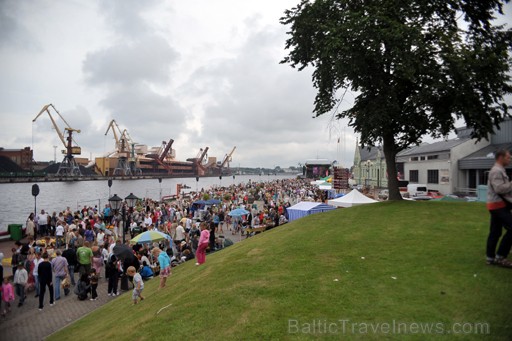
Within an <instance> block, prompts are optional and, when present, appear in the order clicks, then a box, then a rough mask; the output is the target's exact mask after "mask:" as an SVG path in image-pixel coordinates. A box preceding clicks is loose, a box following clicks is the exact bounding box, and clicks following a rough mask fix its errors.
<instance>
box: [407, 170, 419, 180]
mask: <svg viewBox="0 0 512 341" xmlns="http://www.w3.org/2000/svg"><path fill="white" fill-rule="evenodd" d="M418 173H419V172H418V170H417V169H416V170H410V171H409V181H410V182H418V181H419V180H418V178H419V174H418Z"/></svg>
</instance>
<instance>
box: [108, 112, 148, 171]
mask: <svg viewBox="0 0 512 341" xmlns="http://www.w3.org/2000/svg"><path fill="white" fill-rule="evenodd" d="M110 130H112V134H113V135H114V140H115V142H116V150H115V152H113V153H110V155H112V154H117V156H118V162H117V166H116V168H115V169H114V173H113V175H114V176H116V175H124V176H130V175H140V174H141V173H142V171H141V170H140V168H137V166H136V158H135V142H133V140H132V138H131V136H130V134H129V133H128V130H126V129H124V130H123V131H122V132H121V128H119V125H118V124H117V122H116V120H112V121H110V123H109V125H108V127H107V131H106V132H105V136H107V134H108V132H109V131H110Z"/></svg>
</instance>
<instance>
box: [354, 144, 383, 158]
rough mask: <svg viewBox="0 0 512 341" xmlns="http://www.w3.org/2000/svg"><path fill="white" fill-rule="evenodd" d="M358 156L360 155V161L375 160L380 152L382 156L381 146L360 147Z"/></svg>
mask: <svg viewBox="0 0 512 341" xmlns="http://www.w3.org/2000/svg"><path fill="white" fill-rule="evenodd" d="M358 148H359V155H361V161H366V160H375V159H376V158H377V155H378V153H379V151H380V153H381V155H384V153H383V152H382V147H381V146H377V147H376V146H368V147H361V146H359V147H358Z"/></svg>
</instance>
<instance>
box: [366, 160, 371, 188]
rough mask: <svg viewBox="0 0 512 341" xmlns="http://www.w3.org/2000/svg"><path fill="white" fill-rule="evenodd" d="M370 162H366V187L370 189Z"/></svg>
mask: <svg viewBox="0 0 512 341" xmlns="http://www.w3.org/2000/svg"><path fill="white" fill-rule="evenodd" d="M370 165H371V162H370V160H368V161H366V187H368V188H369V187H370Z"/></svg>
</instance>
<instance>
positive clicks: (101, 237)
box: [96, 230, 105, 245]
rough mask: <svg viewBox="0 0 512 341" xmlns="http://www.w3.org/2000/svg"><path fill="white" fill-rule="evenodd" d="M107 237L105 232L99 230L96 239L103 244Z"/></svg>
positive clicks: (99, 243)
mask: <svg viewBox="0 0 512 341" xmlns="http://www.w3.org/2000/svg"><path fill="white" fill-rule="evenodd" d="M104 239H105V232H103V231H101V230H100V232H98V234H97V235H96V241H97V242H98V245H103V243H104Z"/></svg>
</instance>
